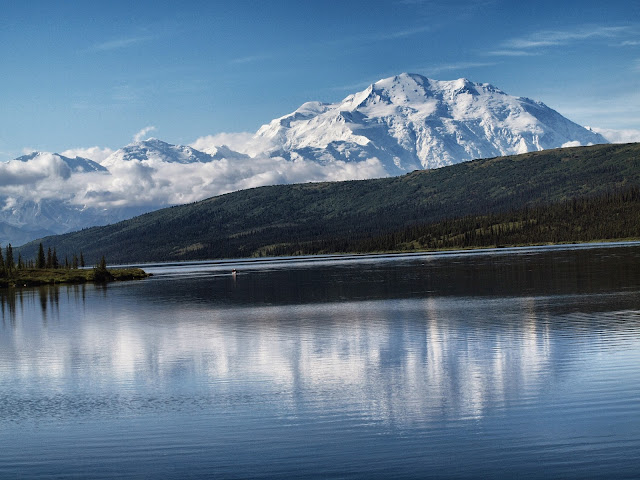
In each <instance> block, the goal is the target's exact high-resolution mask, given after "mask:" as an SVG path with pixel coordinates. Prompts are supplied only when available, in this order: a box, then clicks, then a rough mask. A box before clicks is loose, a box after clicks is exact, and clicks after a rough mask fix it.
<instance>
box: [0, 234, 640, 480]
mask: <svg viewBox="0 0 640 480" xmlns="http://www.w3.org/2000/svg"><path fill="white" fill-rule="evenodd" d="M144 268H145V269H146V270H147V271H148V272H150V273H153V274H154V276H153V277H151V278H149V279H147V280H142V281H135V282H123V283H115V284H109V285H107V286H94V285H79V286H78V285H74V286H58V287H46V288H40V289H27V288H25V289H18V290H0V304H1V307H2V313H1V316H2V324H1V326H0V478H3V479H5V478H175V479H178V478H220V479H226V478H229V479H231V478H330V479H334V478H335V479H338V478H340V479H375V478H432V477H433V478H637V477H638V475H639V473H638V472H640V244H638V243H630V244H608V245H587V246H562V247H537V248H519V249H496V250H482V251H470V252H449V253H441V254H409V255H377V256H375V255H374V256H344V257H334V256H326V257H300V258H288V259H275V260H274V259H271V260H268V259H250V260H237V261H230V260H229V261H219V262H194V263H185V264H157V265H147V266H144ZM232 269H236V270H237V274H235V275H233V274H232V273H231V270H232Z"/></svg>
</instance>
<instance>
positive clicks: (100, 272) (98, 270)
mask: <svg viewBox="0 0 640 480" xmlns="http://www.w3.org/2000/svg"><path fill="white" fill-rule="evenodd" d="M112 280H113V275H111V272H109V270H107V261H106V260H105V258H104V255H103V256H102V259H101V260H100V263H98V265H96V266H95V267H93V281H94V282H101V283H102V282H110V281H112Z"/></svg>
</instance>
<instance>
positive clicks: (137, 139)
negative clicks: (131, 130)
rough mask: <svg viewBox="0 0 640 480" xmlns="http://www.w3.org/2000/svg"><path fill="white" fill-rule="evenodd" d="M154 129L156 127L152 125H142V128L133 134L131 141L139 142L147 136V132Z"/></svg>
mask: <svg viewBox="0 0 640 480" xmlns="http://www.w3.org/2000/svg"><path fill="white" fill-rule="evenodd" d="M155 129H156V127H154V126H153V125H149V126H147V127H144V128H143V129H142V130H140V131H139V132H138V133H136V134H135V135H134V136H133V141H134V142H140V141H142V140H145V137H146V136H147V134H148V133H149V132H153V131H154V130H155Z"/></svg>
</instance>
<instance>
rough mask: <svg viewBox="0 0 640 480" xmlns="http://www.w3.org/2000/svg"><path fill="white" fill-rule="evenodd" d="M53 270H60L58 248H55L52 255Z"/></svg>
mask: <svg viewBox="0 0 640 480" xmlns="http://www.w3.org/2000/svg"><path fill="white" fill-rule="evenodd" d="M51 268H60V262H59V261H58V254H57V253H56V247H53V254H52V255H51Z"/></svg>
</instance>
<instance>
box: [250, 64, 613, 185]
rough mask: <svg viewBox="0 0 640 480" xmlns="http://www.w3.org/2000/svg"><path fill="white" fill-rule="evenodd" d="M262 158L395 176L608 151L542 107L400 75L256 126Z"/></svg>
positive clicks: (481, 88)
mask: <svg viewBox="0 0 640 480" xmlns="http://www.w3.org/2000/svg"><path fill="white" fill-rule="evenodd" d="M252 143H254V144H255V145H260V144H263V145H266V148H265V153H266V154H268V155H270V156H283V157H285V158H287V159H292V160H293V159H296V158H305V159H311V160H314V161H317V162H320V163H322V164H327V163H330V162H332V161H337V160H342V161H347V162H349V161H358V160H362V159H366V158H374V157H375V158H377V159H379V160H380V161H381V162H382V164H383V165H384V167H385V169H386V170H387V172H388V173H389V174H391V175H397V174H400V173H403V172H407V171H411V170H414V169H419V168H437V167H442V166H445V165H451V164H453V163H458V162H462V161H466V160H471V159H474V158H485V157H494V156H499V155H510V154H517V153H525V152H528V151H534V150H543V149H547V148H557V147H561V146H563V145H565V144H572V145H589V144H596V143H608V142H607V140H606V139H605V138H604V137H602V136H601V135H599V134H597V133H595V132H593V131H590V130H587V129H585V128H583V127H581V126H580V125H577V124H575V123H573V122H571V121H570V120H568V119H566V118H565V117H563V116H562V115H560V114H559V113H558V112H556V111H555V110H552V109H551V108H549V107H547V106H546V105H544V104H543V103H541V102H536V101H534V100H530V99H528V98H518V97H513V96H511V95H507V94H506V93H504V92H503V91H501V90H499V89H498V88H496V87H494V86H492V85H490V84H488V83H472V82H470V81H469V80H466V79H464V78H461V79H458V80H452V81H438V80H431V79H428V78H426V77H423V76H421V75H416V74H407V73H403V74H401V75H398V76H395V77H391V78H386V79H383V80H380V81H378V82H376V83H374V84H372V85H370V86H369V87H368V88H366V89H365V90H363V91H361V92H358V93H355V94H352V95H349V96H347V97H346V98H345V99H344V100H342V101H341V102H338V103H334V104H326V103H319V102H308V103H305V104H304V105H302V106H301V107H300V108H298V109H297V110H296V111H294V112H293V113H291V114H289V115H285V116H283V117H280V118H277V119H275V120H273V121H271V122H270V123H269V124H267V125H264V126H262V127H261V128H260V129H259V130H258V132H257V133H256V135H255V137H254V139H252Z"/></svg>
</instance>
